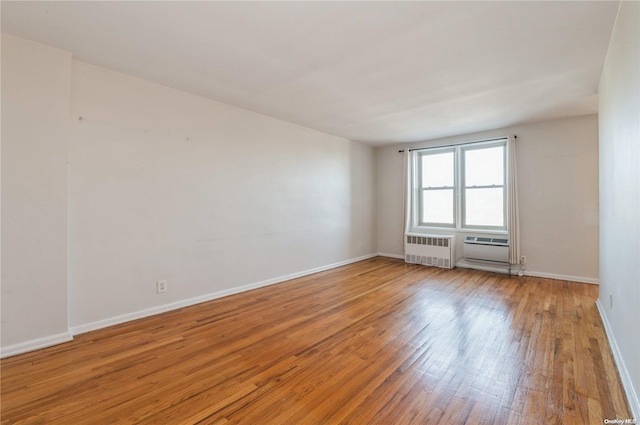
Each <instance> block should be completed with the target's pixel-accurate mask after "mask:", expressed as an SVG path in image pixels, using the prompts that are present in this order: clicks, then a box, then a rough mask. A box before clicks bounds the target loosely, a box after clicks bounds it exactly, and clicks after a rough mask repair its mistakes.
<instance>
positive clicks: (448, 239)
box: [404, 233, 456, 269]
mask: <svg viewBox="0 0 640 425" xmlns="http://www.w3.org/2000/svg"><path fill="white" fill-rule="evenodd" d="M455 246H456V237H455V236H453V235H451V236H440V235H421V234H417V233H407V234H405V240H404V254H405V262H407V263H413V264H424V265H425V266H435V267H442V268H445V269H452V268H453V267H455V262H456V255H455Z"/></svg>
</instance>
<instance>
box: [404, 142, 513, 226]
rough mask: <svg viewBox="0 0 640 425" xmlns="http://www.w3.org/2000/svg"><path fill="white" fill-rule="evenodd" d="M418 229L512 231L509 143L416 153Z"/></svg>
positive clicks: (416, 214) (415, 224)
mask: <svg viewBox="0 0 640 425" xmlns="http://www.w3.org/2000/svg"><path fill="white" fill-rule="evenodd" d="M413 154H414V160H413V164H414V170H415V174H414V178H413V179H412V181H413V188H412V189H413V190H412V193H413V197H414V199H413V201H414V202H413V205H414V206H415V207H414V208H413V212H414V213H413V216H414V220H413V225H414V226H419V227H421V226H423V227H442V228H453V229H460V230H490V231H506V230H507V222H506V207H507V202H506V200H507V199H506V198H507V187H506V186H507V185H506V174H507V173H506V163H507V162H506V140H503V139H500V140H497V141H492V142H487V143H484V142H483V143H470V144H462V145H456V146H452V147H445V148H431V149H421V150H416V151H413Z"/></svg>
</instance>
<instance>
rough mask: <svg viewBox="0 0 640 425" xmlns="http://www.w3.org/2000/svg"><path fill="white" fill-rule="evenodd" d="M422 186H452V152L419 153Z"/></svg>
mask: <svg viewBox="0 0 640 425" xmlns="http://www.w3.org/2000/svg"><path fill="white" fill-rule="evenodd" d="M421 158H422V164H421V165H422V187H443V186H449V187H451V186H453V152H443V153H438V154H432V155H421Z"/></svg>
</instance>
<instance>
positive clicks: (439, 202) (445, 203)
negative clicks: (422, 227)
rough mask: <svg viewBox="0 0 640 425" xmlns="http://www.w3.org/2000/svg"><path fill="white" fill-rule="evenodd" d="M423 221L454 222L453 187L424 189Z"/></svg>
mask: <svg viewBox="0 0 640 425" xmlns="http://www.w3.org/2000/svg"><path fill="white" fill-rule="evenodd" d="M422 222H423V223H443V224H453V223H454V221H453V189H443V190H423V191H422Z"/></svg>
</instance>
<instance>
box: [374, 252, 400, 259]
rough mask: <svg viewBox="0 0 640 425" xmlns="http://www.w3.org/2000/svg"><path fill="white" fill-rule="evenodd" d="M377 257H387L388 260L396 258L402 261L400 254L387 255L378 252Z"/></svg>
mask: <svg viewBox="0 0 640 425" xmlns="http://www.w3.org/2000/svg"><path fill="white" fill-rule="evenodd" d="M378 256H380V257H389V258H398V259H400V260H404V255H400V254H388V253H386V252H379V253H378Z"/></svg>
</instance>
